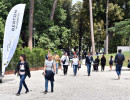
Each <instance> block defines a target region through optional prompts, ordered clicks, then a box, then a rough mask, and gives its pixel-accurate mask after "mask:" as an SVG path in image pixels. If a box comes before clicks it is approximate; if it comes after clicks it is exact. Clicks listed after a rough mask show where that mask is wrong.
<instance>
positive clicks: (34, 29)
mask: <svg viewBox="0 0 130 100" xmlns="http://www.w3.org/2000/svg"><path fill="white" fill-rule="evenodd" d="M35 31H36V28H35V27H34V28H33V38H34V48H35Z"/></svg>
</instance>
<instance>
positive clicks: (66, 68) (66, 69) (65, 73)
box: [63, 65, 68, 75]
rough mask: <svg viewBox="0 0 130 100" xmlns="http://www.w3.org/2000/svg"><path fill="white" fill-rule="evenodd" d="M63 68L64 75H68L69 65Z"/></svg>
mask: <svg viewBox="0 0 130 100" xmlns="http://www.w3.org/2000/svg"><path fill="white" fill-rule="evenodd" d="M63 68H64V70H63V73H64V75H67V71H68V65H63Z"/></svg>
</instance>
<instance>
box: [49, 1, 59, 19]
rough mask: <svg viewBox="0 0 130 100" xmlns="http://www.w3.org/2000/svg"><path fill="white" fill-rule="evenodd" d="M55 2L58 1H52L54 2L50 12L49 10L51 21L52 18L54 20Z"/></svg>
mask: <svg viewBox="0 0 130 100" xmlns="http://www.w3.org/2000/svg"><path fill="white" fill-rule="evenodd" d="M57 1H58V0H54V2H53V6H52V10H51V15H50V19H51V20H53V18H54V13H55V9H56V5H57Z"/></svg>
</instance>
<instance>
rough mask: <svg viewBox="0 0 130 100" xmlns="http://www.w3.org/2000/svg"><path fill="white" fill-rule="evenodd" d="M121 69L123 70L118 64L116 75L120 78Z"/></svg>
mask: <svg viewBox="0 0 130 100" xmlns="http://www.w3.org/2000/svg"><path fill="white" fill-rule="evenodd" d="M121 69H122V65H118V64H116V73H117V75H118V76H119V75H121Z"/></svg>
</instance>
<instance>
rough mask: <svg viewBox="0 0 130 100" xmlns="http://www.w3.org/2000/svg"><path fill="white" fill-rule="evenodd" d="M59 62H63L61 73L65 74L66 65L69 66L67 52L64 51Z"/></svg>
mask: <svg viewBox="0 0 130 100" xmlns="http://www.w3.org/2000/svg"><path fill="white" fill-rule="evenodd" d="M61 62H62V64H63V73H64V75H67V71H68V66H69V57H68V54H67V52H65V53H64V55H63V56H62V57H61Z"/></svg>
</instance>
